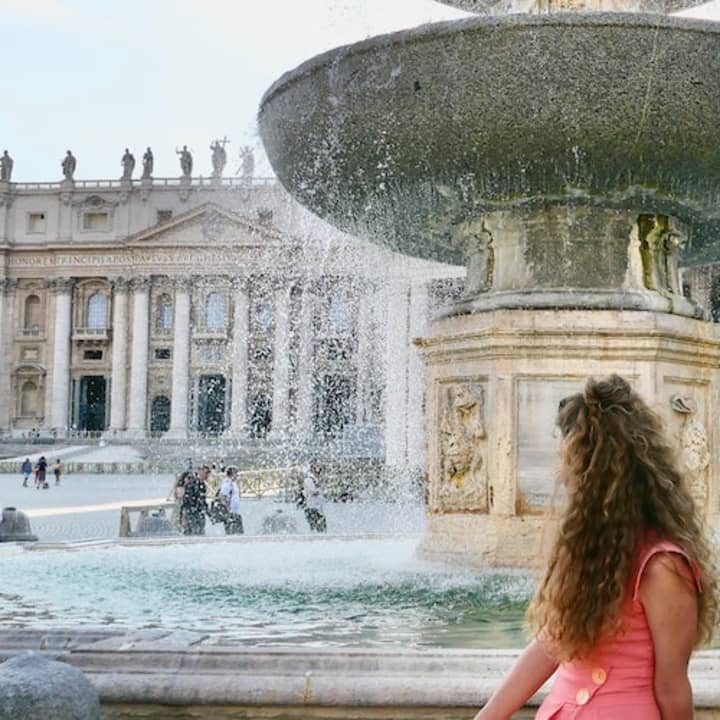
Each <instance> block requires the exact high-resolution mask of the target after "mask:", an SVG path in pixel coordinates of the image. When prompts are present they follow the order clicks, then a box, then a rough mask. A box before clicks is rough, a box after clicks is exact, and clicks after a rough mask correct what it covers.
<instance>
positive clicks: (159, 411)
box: [150, 395, 170, 433]
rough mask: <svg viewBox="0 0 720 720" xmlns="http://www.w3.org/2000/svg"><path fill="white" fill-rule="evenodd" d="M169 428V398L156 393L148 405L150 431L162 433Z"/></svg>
mask: <svg viewBox="0 0 720 720" xmlns="http://www.w3.org/2000/svg"><path fill="white" fill-rule="evenodd" d="M169 429H170V398H168V397H166V396H165V395H158V396H157V397H155V398H153V401H152V406H151V407H150V432H151V433H164V432H167V431H168V430H169Z"/></svg>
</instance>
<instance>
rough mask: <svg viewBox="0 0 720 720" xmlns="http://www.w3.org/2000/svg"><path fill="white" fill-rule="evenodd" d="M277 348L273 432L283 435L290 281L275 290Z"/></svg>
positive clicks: (288, 379) (287, 359) (285, 417)
mask: <svg viewBox="0 0 720 720" xmlns="http://www.w3.org/2000/svg"><path fill="white" fill-rule="evenodd" d="M274 320H275V348H274V355H275V357H274V362H273V402H272V426H271V432H272V434H273V435H275V436H283V435H284V434H285V433H286V432H287V429H288V420H289V413H288V410H289V408H288V404H289V390H290V283H289V282H288V283H287V284H285V285H283V286H281V287H278V288H277V289H276V290H275V308H274Z"/></svg>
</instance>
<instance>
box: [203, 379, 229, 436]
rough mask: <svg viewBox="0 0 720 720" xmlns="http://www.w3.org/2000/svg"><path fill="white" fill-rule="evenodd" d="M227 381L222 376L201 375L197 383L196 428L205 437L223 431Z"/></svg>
mask: <svg viewBox="0 0 720 720" xmlns="http://www.w3.org/2000/svg"><path fill="white" fill-rule="evenodd" d="M226 398H227V381H226V379H225V377H224V376H223V375H201V376H200V380H199V382H198V406H197V407H198V426H197V429H198V431H199V432H201V433H205V434H206V435H219V434H220V433H222V432H223V430H225V418H226V415H227V413H226V402H227V401H226Z"/></svg>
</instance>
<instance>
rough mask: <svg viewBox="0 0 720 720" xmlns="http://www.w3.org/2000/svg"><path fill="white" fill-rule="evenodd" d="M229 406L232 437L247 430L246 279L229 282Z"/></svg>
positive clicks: (248, 307) (248, 330)
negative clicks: (231, 341)
mask: <svg viewBox="0 0 720 720" xmlns="http://www.w3.org/2000/svg"><path fill="white" fill-rule="evenodd" d="M233 291H234V296H233V297H234V307H233V344H232V405H231V407H230V433H231V434H232V435H233V436H234V437H240V436H241V435H244V434H245V432H246V430H247V386H248V346H249V343H250V300H249V297H248V288H247V280H245V279H244V278H239V279H238V280H236V281H235V282H234V283H233Z"/></svg>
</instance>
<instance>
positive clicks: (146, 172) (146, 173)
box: [142, 147, 155, 180]
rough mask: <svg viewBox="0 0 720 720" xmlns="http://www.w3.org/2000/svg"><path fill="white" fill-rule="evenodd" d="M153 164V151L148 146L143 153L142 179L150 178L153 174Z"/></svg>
mask: <svg viewBox="0 0 720 720" xmlns="http://www.w3.org/2000/svg"><path fill="white" fill-rule="evenodd" d="M154 166H155V158H154V157H153V151H152V150H151V149H150V148H149V147H148V149H147V150H146V151H145V154H144V155H143V172H142V179H143V180H150V179H151V178H152V174H153V168H154Z"/></svg>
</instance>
